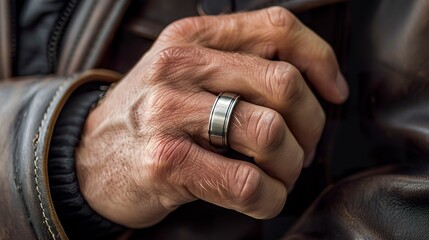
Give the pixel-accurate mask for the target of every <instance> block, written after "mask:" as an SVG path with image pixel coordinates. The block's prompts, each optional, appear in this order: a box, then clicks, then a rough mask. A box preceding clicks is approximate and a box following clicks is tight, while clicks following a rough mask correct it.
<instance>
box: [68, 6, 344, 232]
mask: <svg viewBox="0 0 429 240" xmlns="http://www.w3.org/2000/svg"><path fill="white" fill-rule="evenodd" d="M273 58H277V59H280V61H271V60H269V59H273ZM302 74H304V75H305V76H306V77H307V78H308V81H309V83H310V84H312V85H313V86H314V88H315V89H316V90H317V91H318V92H319V93H320V95H321V96H322V97H324V98H325V99H326V100H327V101H330V102H333V103H342V102H343V101H345V99H346V98H347V95H348V89H347V85H346V83H345V81H344V79H343V77H342V75H341V73H340V71H339V68H338V64H337V61H336V58H335V55H334V53H333V51H332V48H331V47H330V46H329V45H328V44H327V43H326V42H324V41H323V40H322V39H321V38H320V37H318V36H317V35H316V34H314V33H313V32H312V31H311V30H309V29H308V28H307V27H305V26H304V25H303V24H302V23H301V22H300V21H299V20H297V19H296V18H295V17H294V16H293V15H292V14H291V13H290V12H288V11H287V10H285V9H283V8H278V7H274V8H269V9H264V10H259V11H255V12H249V13H239V14H234V15H224V16H217V17H194V18H187V19H183V20H180V21H178V22H175V23H173V24H171V25H170V26H169V27H167V28H166V29H165V30H164V31H163V33H162V34H161V36H160V37H159V39H158V40H157V42H156V43H155V44H154V46H153V47H152V48H151V50H150V51H148V52H147V54H146V55H145V56H144V57H143V58H142V59H141V61H140V62H139V63H138V64H137V65H136V66H135V67H134V68H133V69H132V71H131V72H130V73H129V74H128V75H127V76H126V77H125V78H124V79H123V80H122V81H121V82H120V83H119V84H118V86H117V87H116V88H115V89H113V91H111V92H110V93H109V94H108V96H107V97H106V98H105V100H104V101H103V102H102V104H101V105H100V106H98V107H97V108H96V109H95V110H94V111H93V112H91V114H90V115H89V117H88V119H87V122H86V125H85V130H84V134H83V138H82V141H81V144H80V146H79V147H78V149H77V152H76V155H77V159H76V164H77V174H78V179H79V184H80V187H81V191H82V193H83V195H84V197H85V198H86V200H87V201H88V203H89V204H90V206H91V207H92V208H93V209H94V210H96V211H97V212H98V213H99V214H101V215H103V216H105V217H106V218H108V219H110V220H112V221H114V222H117V223H120V224H123V225H125V226H128V227H133V228H140V227H147V226H151V225H153V224H155V223H157V222H159V221H160V220H162V219H163V218H164V217H165V216H166V215H167V214H168V213H170V212H171V211H173V210H174V209H176V208H177V207H178V206H180V205H182V204H184V203H188V202H191V201H194V200H196V199H203V200H205V201H208V202H211V203H213V204H216V205H218V206H221V207H225V208H229V209H233V210H236V211H238V212H241V213H244V214H247V215H249V216H252V217H254V218H260V219H266V218H271V217H274V216H276V215H277V214H278V213H279V212H280V211H281V209H282V208H283V206H284V204H285V201H286V197H287V193H288V189H290V188H291V186H292V185H293V184H294V182H295V181H296V179H297V178H298V176H299V174H300V171H301V168H302V166H303V163H304V161H306V163H308V162H310V161H311V158H312V156H313V154H314V150H315V148H316V145H317V143H318V140H319V138H320V135H321V133H322V130H323V127H324V123H325V115H324V112H323V110H322V108H321V107H320V105H319V103H318V102H317V100H316V98H315V96H314V95H313V93H312V92H311V90H310V89H309V87H308V86H307V83H306V81H305V80H304V78H303V76H302ZM224 91H228V92H234V93H238V94H240V95H241V96H242V100H241V101H240V102H239V103H238V104H237V106H236V109H235V110H234V113H233V117H232V123H231V125H230V126H231V127H230V132H229V138H228V139H229V143H230V147H231V148H233V149H234V150H236V151H238V152H240V153H243V154H245V155H247V156H250V157H253V158H254V159H255V162H256V164H252V163H248V162H245V161H240V160H236V159H230V158H227V157H225V156H222V155H220V154H217V153H216V149H214V148H213V147H211V146H210V145H209V143H208V134H207V132H208V120H209V115H210V110H211V107H212V105H213V103H214V100H215V99H216V96H217V95H218V94H219V93H220V92H224Z"/></svg>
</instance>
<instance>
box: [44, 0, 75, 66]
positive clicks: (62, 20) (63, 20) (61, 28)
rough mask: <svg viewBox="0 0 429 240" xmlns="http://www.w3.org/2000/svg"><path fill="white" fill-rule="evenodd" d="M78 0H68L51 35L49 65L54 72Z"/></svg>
mask: <svg viewBox="0 0 429 240" xmlns="http://www.w3.org/2000/svg"><path fill="white" fill-rule="evenodd" d="M78 2H79V1H78V0H69V1H67V3H66V7H65V8H64V10H63V11H62V12H61V14H60V16H59V17H58V20H57V21H56V23H55V25H54V28H53V30H52V32H51V33H50V35H49V40H48V66H49V72H50V73H54V72H55V70H56V69H57V65H58V58H59V52H60V46H61V41H62V39H63V36H64V33H65V32H66V30H67V25H68V23H69V21H70V19H71V16H72V15H73V13H74V10H75V9H76V7H77V5H78Z"/></svg>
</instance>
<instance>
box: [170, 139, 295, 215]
mask: <svg viewBox="0 0 429 240" xmlns="http://www.w3.org/2000/svg"><path fill="white" fill-rule="evenodd" d="M194 149H195V150H192V151H190V154H189V155H188V156H191V158H192V159H191V160H190V161H187V162H188V163H190V164H187V165H183V166H182V170H181V171H179V172H178V173H179V174H180V175H182V177H181V179H184V180H183V183H180V184H183V185H184V186H186V188H187V190H188V191H189V192H190V193H192V194H193V195H195V196H196V197H198V198H200V199H202V200H205V201H207V202H210V203H213V204H215V205H218V206H221V207H224V208H228V209H233V210H236V211H238V212H241V213H243V214H246V215H249V216H251V217H254V218H257V219H268V218H272V217H274V216H276V215H277V214H278V213H279V212H280V211H281V210H282V208H283V206H284V204H285V201H286V197H287V190H286V188H285V186H284V185H283V184H282V183H281V182H280V181H279V180H276V179H273V178H271V177H270V176H268V175H267V174H265V173H264V172H263V171H262V170H260V169H259V168H258V167H257V166H256V165H254V164H251V163H248V162H244V161H238V160H232V159H228V158H226V157H223V156H221V155H218V154H215V153H213V152H210V151H207V150H205V149H202V148H200V147H198V146H195V147H194ZM175 179H178V178H175ZM176 184H177V183H176Z"/></svg>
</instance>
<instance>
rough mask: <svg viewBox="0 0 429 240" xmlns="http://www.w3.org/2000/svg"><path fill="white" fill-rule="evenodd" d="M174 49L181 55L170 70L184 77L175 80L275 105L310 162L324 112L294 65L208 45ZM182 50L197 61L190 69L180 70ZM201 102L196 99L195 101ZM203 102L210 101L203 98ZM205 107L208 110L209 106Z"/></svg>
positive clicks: (265, 104)
mask: <svg viewBox="0 0 429 240" xmlns="http://www.w3.org/2000/svg"><path fill="white" fill-rule="evenodd" d="M191 51H193V53H190V52H191ZM174 52H175V54H178V55H180V56H182V61H181V62H182V63H179V61H175V62H177V63H172V64H170V65H169V71H171V72H174V74H175V76H180V79H185V80H180V81H179V80H178V82H180V83H182V84H183V83H184V82H187V84H189V81H191V85H194V86H195V85H197V88H199V89H200V91H201V89H203V90H205V91H210V92H212V93H213V94H217V93H219V92H224V91H228V92H235V93H238V94H240V95H241V96H242V97H243V99H245V100H246V101H248V102H251V103H253V104H257V105H260V106H265V107H267V108H271V109H274V110H275V111H277V112H278V113H280V114H281V115H282V117H283V118H284V120H285V121H286V123H287V125H288V126H289V129H290V130H291V132H292V134H293V135H294V136H295V138H296V140H297V141H298V143H299V144H300V145H301V146H302V148H303V149H304V152H305V156H306V162H305V163H306V164H308V163H309V162H310V160H311V153H312V152H314V150H315V148H316V146H317V143H318V141H319V139H320V136H321V134H322V132H323V128H324V124H325V114H324V112H323V109H322V107H321V106H320V104H319V102H318V101H317V99H316V97H315V96H314V95H313V93H312V92H311V90H310V89H309V87H308V86H307V84H306V82H305V81H304V79H303V77H302V75H301V73H300V72H299V71H298V70H297V69H296V68H295V67H294V66H293V65H291V64H289V63H286V62H276V61H269V60H266V59H262V58H260V57H256V56H250V55H243V54H239V53H224V52H220V51H217V50H210V49H197V50H196V49H195V48H192V50H190V48H181V50H180V51H179V50H177V49H176V50H175V51H174ZM180 52H182V53H180ZM183 52H186V54H187V55H189V57H188V58H189V59H198V61H196V62H195V60H194V64H193V65H192V66H194V67H193V68H192V72H191V73H190V71H189V69H188V70H183V56H184V55H186V54H185V53H183ZM185 61H186V60H185ZM171 62H172V61H171ZM189 76H192V77H189ZM188 91H189V90H188ZM197 91H198V90H197ZM212 97H213V96H212ZM203 103H204V101H198V103H196V104H198V105H201V104H203ZM205 104H206V105H210V104H213V102H212V101H206V103H205ZM205 108H206V111H209V110H210V109H211V106H205Z"/></svg>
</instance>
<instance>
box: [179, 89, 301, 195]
mask: <svg viewBox="0 0 429 240" xmlns="http://www.w3.org/2000/svg"><path fill="white" fill-rule="evenodd" d="M198 98H199V102H198V107H193V109H197V108H200V109H201V110H198V113H197V114H194V120H193V124H187V125H188V126H190V125H194V127H193V128H186V130H185V131H187V132H188V133H189V135H191V136H194V137H195V136H196V137H197V139H203V142H209V136H208V127H209V126H208V124H207V123H208V121H209V116H210V110H211V105H212V104H213V103H214V102H215V99H216V97H215V96H214V95H211V94H206V96H203V95H200V96H199V97H198ZM198 118H201V119H198ZM198 125H202V126H198ZM228 132H229V133H228V136H227V137H228V142H229V146H230V147H231V148H232V149H234V150H236V151H238V152H240V153H243V154H245V155H247V156H249V157H253V158H254V160H255V162H256V164H257V165H258V166H259V167H260V168H261V169H263V170H264V171H265V172H266V173H268V175H270V176H271V177H274V178H276V179H278V180H280V181H281V182H282V183H283V184H284V185H285V186H286V188H289V187H291V186H292V185H293V184H294V183H295V181H296V179H297V178H298V176H299V174H300V172H301V169H302V166H303V158H304V152H303V150H302V148H301V146H300V145H299V144H298V142H297V141H296V139H295V138H294V136H293V134H292V133H291V132H290V130H289V129H288V127H287V125H286V123H285V121H284V120H283V117H282V116H281V115H280V114H279V113H278V112H276V111H274V110H272V109H270V108H266V107H262V106H257V105H254V104H251V103H248V102H245V101H243V100H242V101H239V102H238V103H237V105H236V107H235V109H234V111H233V113H232V118H231V120H230V125H229V131H228ZM200 145H203V146H204V144H200Z"/></svg>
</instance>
